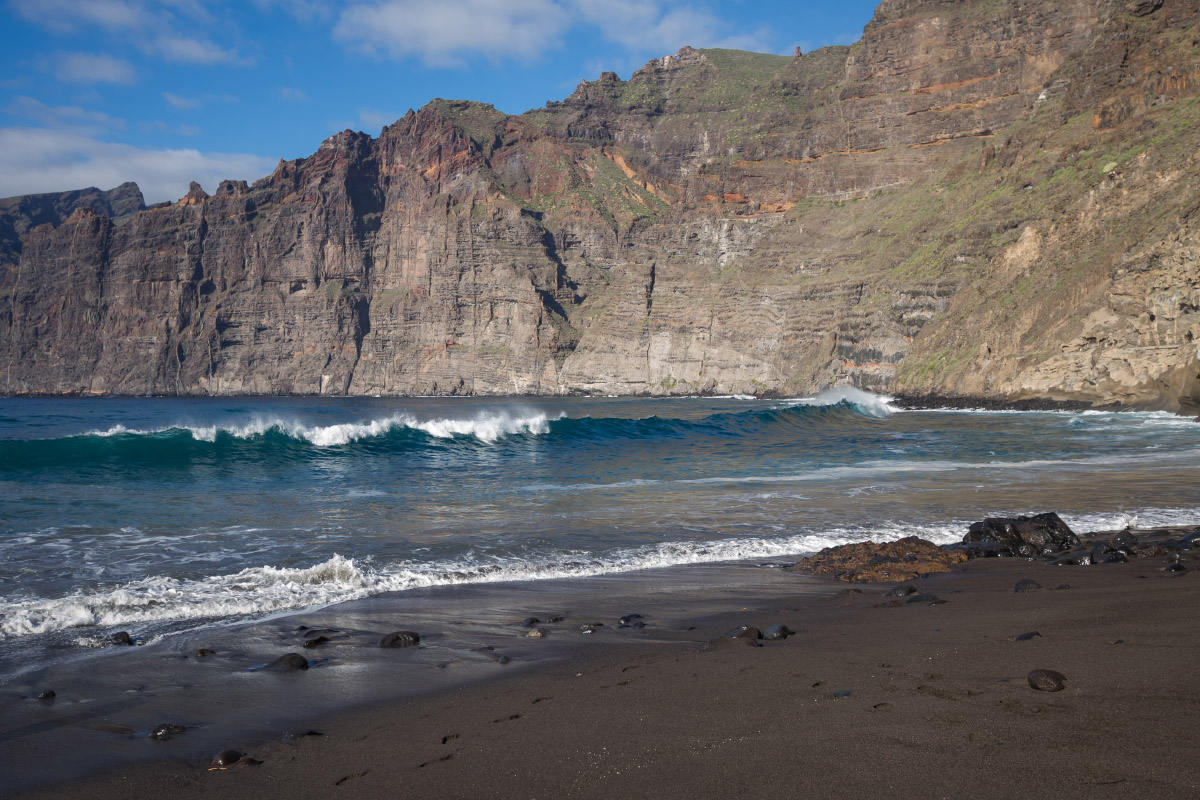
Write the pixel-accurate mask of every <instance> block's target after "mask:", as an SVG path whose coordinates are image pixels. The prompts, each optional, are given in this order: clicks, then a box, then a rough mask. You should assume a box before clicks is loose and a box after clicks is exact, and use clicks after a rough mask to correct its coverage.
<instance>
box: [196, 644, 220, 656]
mask: <svg viewBox="0 0 1200 800" xmlns="http://www.w3.org/2000/svg"><path fill="white" fill-rule="evenodd" d="M216 654H217V651H216V650H209V649H208V648H207V647H201V648H200V649H199V650H197V651H196V658H205V657H207V656H215V655H216Z"/></svg>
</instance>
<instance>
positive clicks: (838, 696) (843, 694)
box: [833, 689, 850, 700]
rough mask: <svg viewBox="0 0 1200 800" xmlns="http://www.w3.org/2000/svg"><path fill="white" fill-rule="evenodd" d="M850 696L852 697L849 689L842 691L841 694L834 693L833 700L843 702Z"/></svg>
mask: <svg viewBox="0 0 1200 800" xmlns="http://www.w3.org/2000/svg"><path fill="white" fill-rule="evenodd" d="M849 696H850V690H849V689H843V690H841V691H840V692H834V693H833V699H834V700H841V699H842V698H843V697H849Z"/></svg>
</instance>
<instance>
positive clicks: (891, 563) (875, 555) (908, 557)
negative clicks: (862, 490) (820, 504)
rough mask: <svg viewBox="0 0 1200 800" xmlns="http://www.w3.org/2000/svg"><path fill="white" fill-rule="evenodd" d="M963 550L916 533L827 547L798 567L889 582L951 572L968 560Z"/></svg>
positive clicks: (846, 578)
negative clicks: (894, 538)
mask: <svg viewBox="0 0 1200 800" xmlns="http://www.w3.org/2000/svg"><path fill="white" fill-rule="evenodd" d="M966 561H967V554H966V553H964V552H962V551H960V550H951V549H946V548H944V547H938V546H937V545H936V544H934V543H933V542H930V541H928V540H926V539H920V538H918V537H916V536H906V537H905V538H903V539H899V540H897V541H894V542H884V543H882V544H876V543H875V542H856V543H854V544H843V545H839V546H837V547H826V548H825V549H824V550H822V551H821V552H819V553H817V554H816V555H812V556H809V557H807V558H805V559H803V560H801V561H800V562H798V563H797V564H796V566H795V569H796V570H797V571H799V572H811V573H812V574H814V575H824V576H827V577H833V578H837V579H838V580H842V581H851V582H860V583H888V582H899V581H908V580H912V579H913V578H919V577H921V576H922V575H929V574H931V573H935V572H949V571H950V568H951V567H954V566H956V565H958V564H963V563H966Z"/></svg>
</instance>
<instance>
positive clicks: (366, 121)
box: [358, 108, 404, 128]
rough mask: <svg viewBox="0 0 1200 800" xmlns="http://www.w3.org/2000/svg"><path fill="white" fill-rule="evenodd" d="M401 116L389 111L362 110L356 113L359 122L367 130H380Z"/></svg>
mask: <svg viewBox="0 0 1200 800" xmlns="http://www.w3.org/2000/svg"><path fill="white" fill-rule="evenodd" d="M403 116H404V115H403V114H393V113H392V112H390V111H379V110H378V109H374V108H364V109H363V110H362V111H359V112H358V119H359V121H361V122H362V124H363V125H366V126H367V127H368V128H382V127H383V126H384V125H391V124H392V123H393V122H395V121H396V120H398V119H400V118H401V117H403Z"/></svg>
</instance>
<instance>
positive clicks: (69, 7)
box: [11, 0, 148, 33]
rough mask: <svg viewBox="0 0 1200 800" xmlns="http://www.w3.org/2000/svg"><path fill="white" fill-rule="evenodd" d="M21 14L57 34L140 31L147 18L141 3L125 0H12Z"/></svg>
mask: <svg viewBox="0 0 1200 800" xmlns="http://www.w3.org/2000/svg"><path fill="white" fill-rule="evenodd" d="M11 5H12V7H13V9H14V10H15V11H16V12H17V14H19V15H20V16H22V17H24V18H25V19H27V20H29V21H30V22H33V23H35V24H37V25H41V26H42V27H44V28H47V29H49V30H51V31H54V32H55V33H74V32H75V31H78V30H88V29H89V28H94V27H97V26H99V27H101V28H104V29H105V30H107V31H109V32H118V31H127V30H140V29H142V28H144V27H145V25H146V23H147V21H148V19H147V14H146V9H145V8H144V7H142V4H140V3H129V2H124V0H11Z"/></svg>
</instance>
